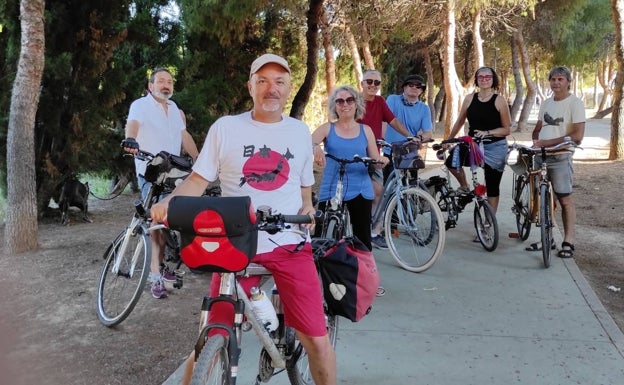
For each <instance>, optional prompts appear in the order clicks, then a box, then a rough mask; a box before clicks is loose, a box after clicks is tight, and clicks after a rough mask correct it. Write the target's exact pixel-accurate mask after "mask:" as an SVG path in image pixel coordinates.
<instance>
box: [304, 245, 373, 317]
mask: <svg viewBox="0 0 624 385" xmlns="http://www.w3.org/2000/svg"><path fill="white" fill-rule="evenodd" d="M328 243H329V246H328ZM312 246H313V249H315V260H316V265H317V269H318V271H319V275H320V277H321V281H322V285H323V297H324V298H325V302H326V303H327V307H328V309H329V312H330V313H331V314H333V315H339V316H342V317H345V318H348V319H350V320H351V321H353V322H357V321H359V320H361V319H362V317H364V316H365V315H366V314H368V313H369V312H370V311H371V309H372V305H373V301H375V298H376V292H377V287H378V286H379V271H378V270H377V264H376V263H375V258H374V256H373V253H372V252H371V251H370V250H368V248H367V247H366V246H364V244H363V243H362V242H361V241H360V240H359V239H357V238H356V237H353V238H346V239H343V240H341V241H339V242H336V241H334V240H332V239H323V238H313V239H312ZM319 254H320V255H319Z"/></svg>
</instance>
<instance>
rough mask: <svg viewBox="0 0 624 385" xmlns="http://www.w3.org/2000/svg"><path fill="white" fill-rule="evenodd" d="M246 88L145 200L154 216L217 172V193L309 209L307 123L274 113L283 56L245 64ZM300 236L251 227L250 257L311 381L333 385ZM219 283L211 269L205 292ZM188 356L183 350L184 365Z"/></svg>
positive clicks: (222, 317) (226, 319)
mask: <svg viewBox="0 0 624 385" xmlns="http://www.w3.org/2000/svg"><path fill="white" fill-rule="evenodd" d="M247 88H248V90H249V94H250V95H251V97H252V99H253V108H252V110H251V111H247V112H244V113H242V114H239V115H233V116H224V117H222V118H220V119H218V120H217V121H216V122H215V123H214V124H213V125H212V126H211V127H210V130H209V131H208V135H207V137H206V142H205V144H204V147H203V148H202V150H201V153H200V154H199V157H198V158H197V162H196V163H195V165H194V166H193V172H192V173H191V175H189V177H188V178H186V179H185V180H184V181H183V182H182V183H181V184H180V185H179V186H178V187H177V188H176V189H175V190H174V191H173V193H172V194H171V195H169V197H167V199H165V200H164V201H162V202H159V203H158V204H156V205H154V206H153V207H152V210H151V216H152V218H153V219H154V220H155V221H157V222H162V221H164V220H165V218H166V216H167V207H168V201H169V199H170V198H171V197H173V196H176V195H187V196H188V195H191V196H200V195H201V194H202V192H203V191H204V190H205V189H206V187H208V184H209V183H211V182H215V181H216V180H217V179H218V180H219V181H220V182H221V194H222V196H249V197H250V198H251V201H252V204H253V206H254V207H256V208H257V207H260V206H262V205H267V206H269V207H271V208H273V209H274V210H275V211H277V212H279V213H282V214H309V215H312V214H314V213H315V209H314V206H313V205H312V185H313V184H314V175H313V169H312V165H313V161H314V158H313V154H312V137H311V135H310V130H309V129H308V126H307V125H306V124H305V123H303V122H302V121H300V120H296V119H293V118H290V117H288V116H286V115H283V114H282V111H283V109H284V106H285V105H286V102H287V100H288V97H289V95H290V90H291V77H290V68H289V66H288V62H287V61H286V60H285V59H284V58H282V57H280V56H277V55H273V54H264V55H262V56H260V57H258V58H257V59H256V60H254V62H253V63H252V64H251V71H250V74H249V81H248V82H247ZM300 241H301V238H300V236H299V235H297V234H294V233H292V232H278V233H277V234H267V233H265V232H259V234H258V252H257V254H256V256H255V257H254V259H253V260H252V261H253V262H254V263H259V264H262V265H264V266H265V267H266V268H267V269H269V270H270V271H271V272H272V273H273V278H274V280H275V284H276V285H277V287H278V288H279V292H280V299H281V302H282V304H283V307H284V319H285V322H286V325H287V326H291V327H293V328H294V329H295V330H296V331H297V336H298V337H299V340H300V341H301V344H302V345H303V347H304V348H305V350H306V352H307V353H308V358H309V363H310V371H311V374H312V377H313V379H314V382H315V383H316V384H317V385H335V384H336V355H335V352H334V349H333V347H332V345H331V343H330V341H329V337H328V335H327V328H326V326H325V316H324V313H323V299H322V292H321V286H320V282H319V280H318V274H317V272H316V267H315V265H314V260H313V258H312V248H311V245H310V239H309V237H308V239H307V241H306V242H305V246H304V247H303V248H301V246H299V247H297V246H298V245H299V243H300ZM252 278H254V277H248V278H246V279H242V280H241V285H243V287H244V288H245V289H246V290H247V291H249V289H250V288H251V286H253V284H250V282H251V279H252ZM256 278H257V277H256ZM219 282H220V276H219V275H218V274H214V275H213V277H212V280H211V285H210V295H211V296H215V295H217V294H218V290H219ZM233 315H234V310H233V308H232V306H231V305H230V304H228V303H224V302H217V303H214V304H213V306H212V308H211V311H210V314H209V322H211V323H213V322H215V323H222V324H226V325H230V324H231V323H232V321H233ZM211 332H214V333H224V332H225V331H224V330H223V329H213V330H212V331H211ZM226 335H227V334H226ZM192 356H194V355H193V354H192ZM192 362H193V359H192V357H189V360H188V361H187V365H192ZM187 368H188V366H187Z"/></svg>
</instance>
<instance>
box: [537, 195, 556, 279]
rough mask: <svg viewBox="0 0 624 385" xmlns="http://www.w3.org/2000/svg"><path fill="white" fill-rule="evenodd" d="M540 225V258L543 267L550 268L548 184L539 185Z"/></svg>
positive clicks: (550, 204) (551, 206)
mask: <svg viewBox="0 0 624 385" xmlns="http://www.w3.org/2000/svg"><path fill="white" fill-rule="evenodd" d="M539 192H540V223H541V232H542V257H543V259H544V267H546V268H548V267H550V253H551V248H552V242H553V235H552V232H553V230H552V229H553V225H554V223H553V217H552V215H553V206H554V203H553V197H552V194H551V190H550V185H549V184H542V185H540V189H539Z"/></svg>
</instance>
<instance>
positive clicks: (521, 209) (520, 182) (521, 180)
mask: <svg viewBox="0 0 624 385" xmlns="http://www.w3.org/2000/svg"><path fill="white" fill-rule="evenodd" d="M512 183H513V185H512V190H511V191H512V193H513V196H512V199H513V207H512V211H513V213H514V214H515V216H516V228H517V230H518V238H519V239H520V240H522V241H526V240H527V239H529V235H530V234H531V213H530V212H529V204H530V200H531V184H530V183H529V180H528V179H527V178H526V176H525V175H516V174H514V177H513V180H512Z"/></svg>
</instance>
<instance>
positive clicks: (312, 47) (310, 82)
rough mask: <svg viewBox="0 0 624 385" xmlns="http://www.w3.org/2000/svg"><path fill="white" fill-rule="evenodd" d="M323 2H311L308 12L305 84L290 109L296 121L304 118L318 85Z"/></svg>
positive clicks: (319, 0)
mask: <svg viewBox="0 0 624 385" xmlns="http://www.w3.org/2000/svg"><path fill="white" fill-rule="evenodd" d="M323 1H324V0H310V8H309V9H308V12H307V17H306V19H307V26H308V29H307V30H306V43H307V45H308V47H307V48H308V49H307V58H306V68H307V71H306V76H305V79H304V80H303V84H302V85H301V87H300V88H299V91H298V92H297V94H296V95H295V97H294V99H293V102H292V108H291V109H290V116H291V117H293V118H295V119H301V118H302V117H303V113H304V112H305V107H306V106H307V105H308V101H309V100H310V95H312V91H313V90H314V85H315V84H316V74H317V73H318V60H317V54H318V49H319V39H318V30H319V24H320V22H321V15H322V13H323Z"/></svg>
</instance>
